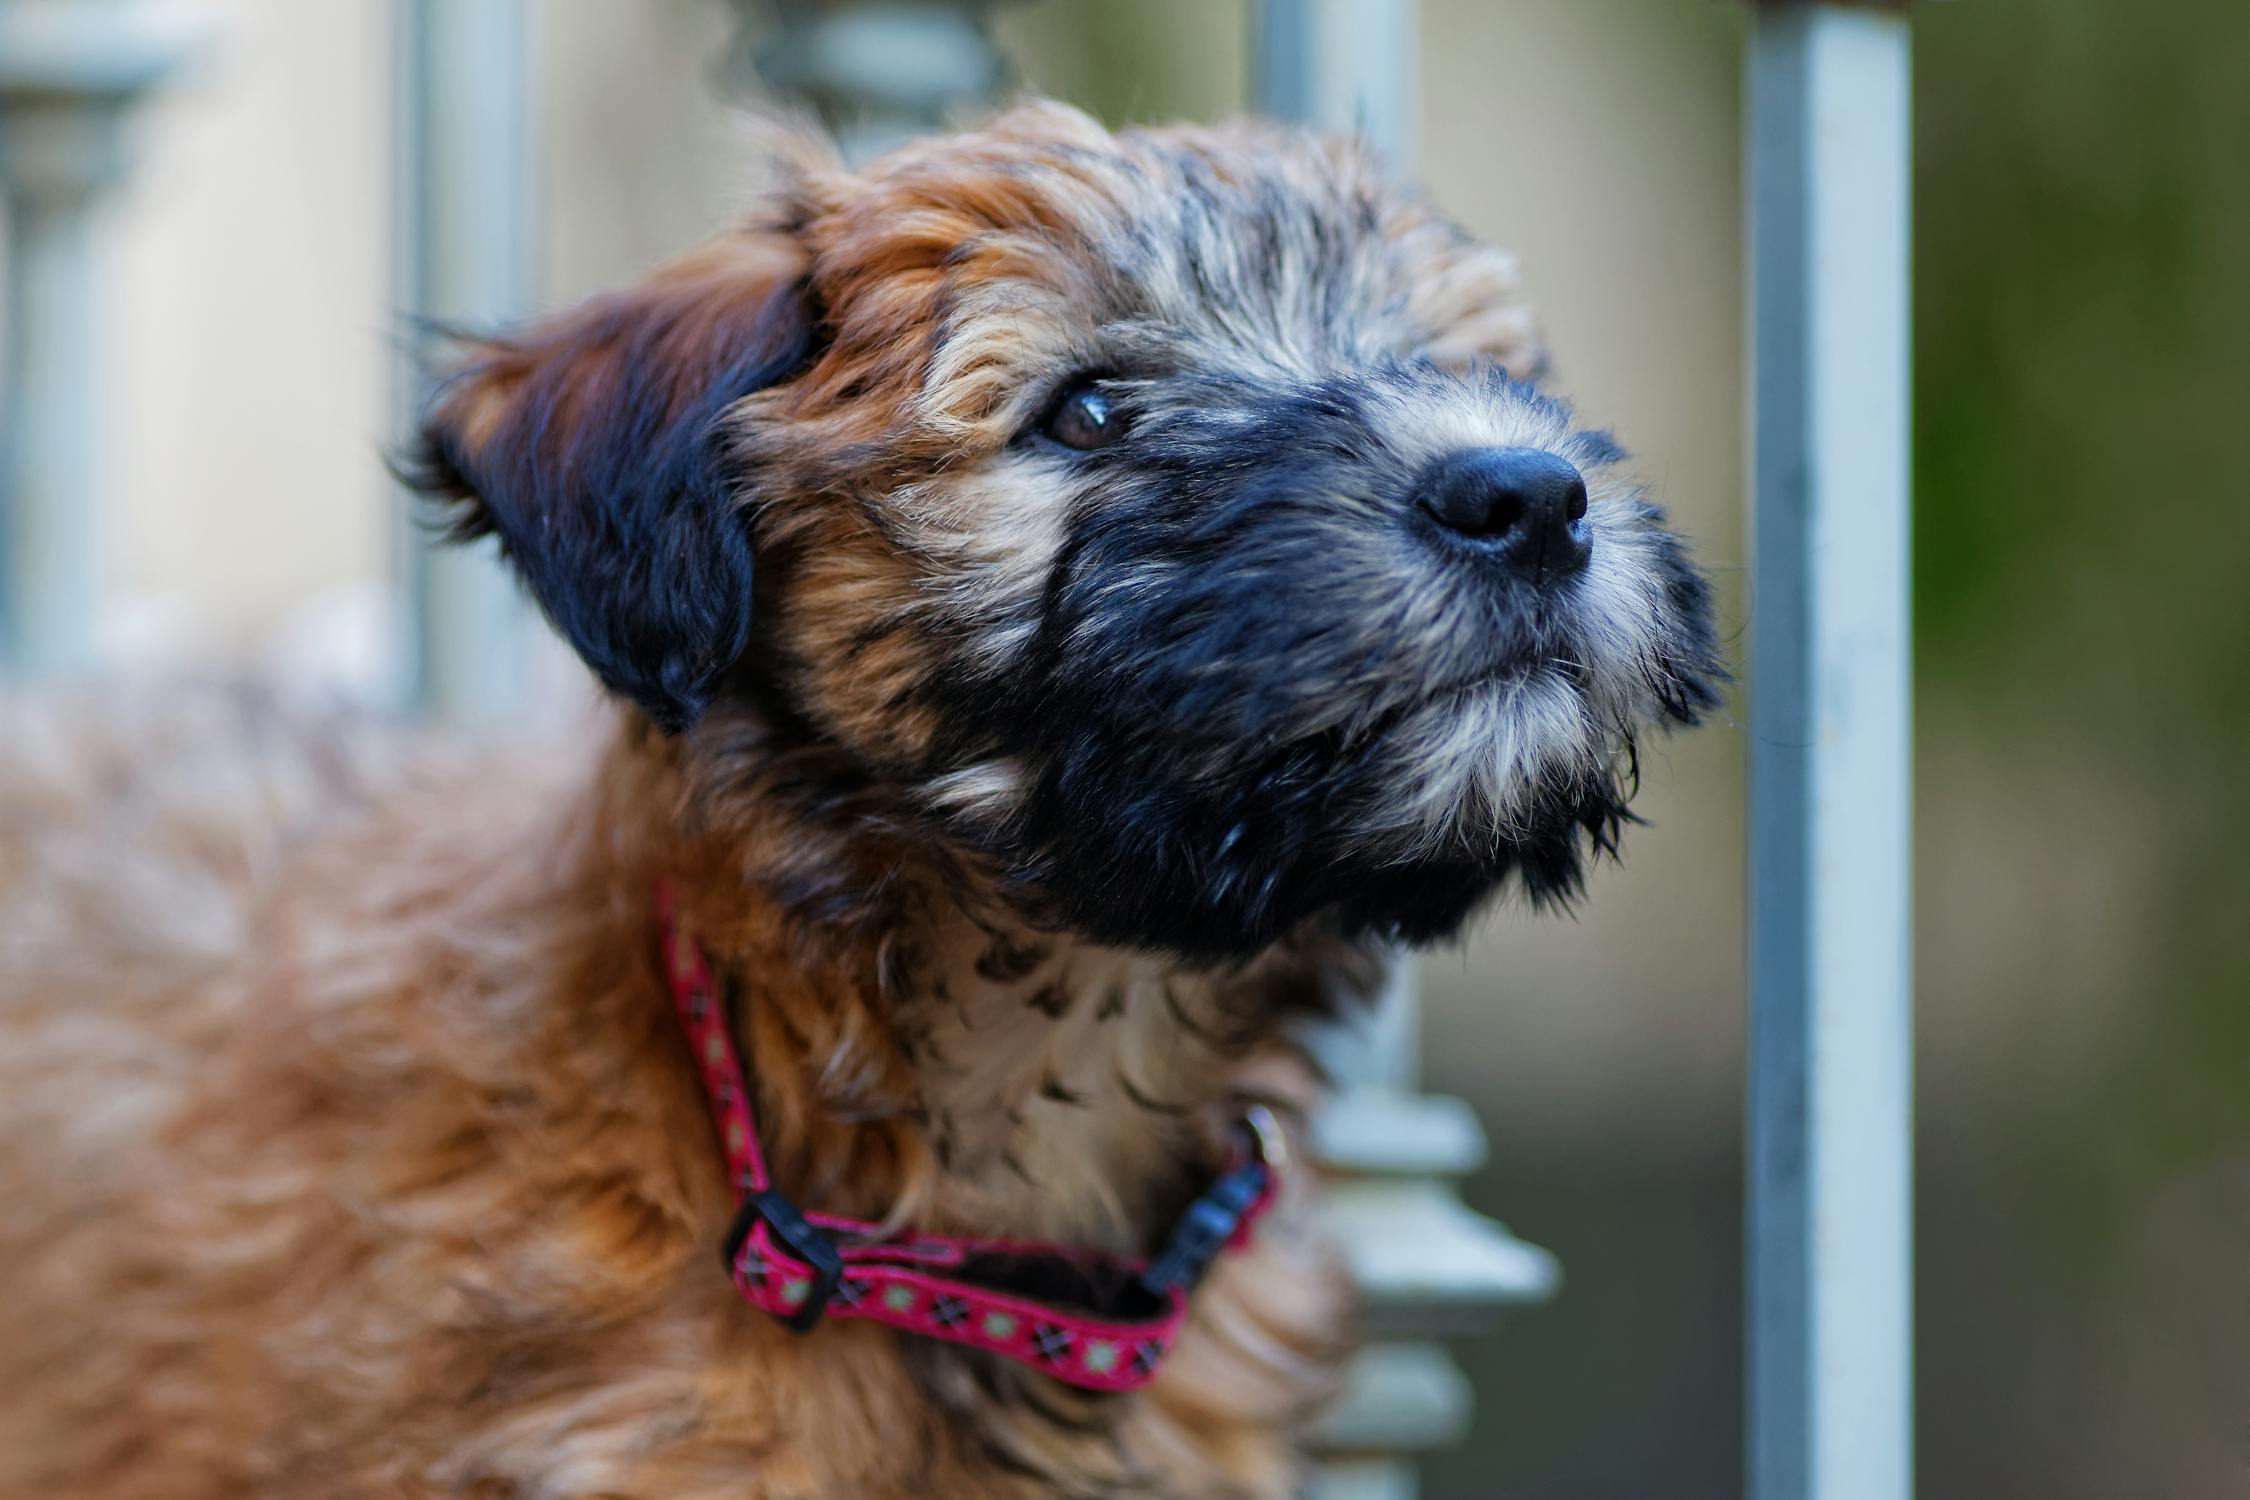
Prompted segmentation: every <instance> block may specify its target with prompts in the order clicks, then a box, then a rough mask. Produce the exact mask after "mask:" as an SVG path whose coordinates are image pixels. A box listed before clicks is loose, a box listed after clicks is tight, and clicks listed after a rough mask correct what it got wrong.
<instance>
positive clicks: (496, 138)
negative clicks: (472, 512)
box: [393, 0, 537, 723]
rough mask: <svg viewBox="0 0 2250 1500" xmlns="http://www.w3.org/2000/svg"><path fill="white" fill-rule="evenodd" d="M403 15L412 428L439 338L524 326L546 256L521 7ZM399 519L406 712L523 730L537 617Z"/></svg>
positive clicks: (462, 6) (480, 568)
mask: <svg viewBox="0 0 2250 1500" xmlns="http://www.w3.org/2000/svg"><path fill="white" fill-rule="evenodd" d="M394 3H395V6H396V10H395V15H396V18H397V21H396V24H397V31H396V38H395V46H394V59H395V60H394V68H395V74H394V80H393V89H394V92H395V102H394V130H395V145H394V160H395V166H394V170H395V172H396V174H397V175H396V179H395V182H394V186H393V205H394V221H395V225H396V231H395V232H396V235H397V239H396V241H395V246H394V272H393V274H394V277H395V286H396V296H397V302H398V306H399V309H400V311H401V313H402V315H403V316H405V317H406V318H407V319H409V320H411V322H412V323H413V324H414V325H415V326H414V328H413V329H411V330H410V332H409V337H410V341H411V345H412V355H411V357H410V358H408V359H406V360H403V361H402V362H401V363H402V369H401V373H400V377H399V388H398V402H399V406H400V411H401V426H402V428H403V426H404V424H405V423H407V422H410V421H411V420H412V419H413V417H414V415H415V414H416V413H417V412H419V411H420V409H421V405H422V401H423V397H424V394H425V391H426V385H425V381H426V374H425V371H424V368H423V367H424V365H425V363H426V356H427V353H428V351H429V349H430V347H431V345H432V342H433V340H432V339H431V338H430V336H429V333H428V330H429V329H430V328H432V327H433V326H436V327H457V328H468V329H491V328H495V327H499V326H502V325H504V324H506V323H509V322H511V321H513V320H515V319H518V318H520V317H522V316H523V315H524V314H525V313H527V312H529V311H530V310H531V308H532V305H533V302H534V300H535V293H534V283H535V281H536V266H537V254H536V250H535V244H536V234H535V227H536V226H535V224H534V222H533V219H534V215H533V213H532V196H533V189H534V167H533V162H534V147H533V141H532V121H531V84H530V76H531V59H530V31H529V26H528V18H527V16H526V12H525V6H524V0H394ZM401 510H402V512H403V514H404V515H405V517H406V518H407V520H406V524H405V525H404V527H403V534H402V540H401V549H400V550H401V559H400V572H401V575H402V577H403V578H404V581H405V585H406V589H407V596H408V611H409V631H410V635H411V639H410V641H409V648H408V652H407V673H408V683H407V696H408V697H409V699H410V700H411V701H415V702H418V703H419V704H420V705H421V706H422V707H423V708H425V709H426V710H428V711H429V712H431V713H433V714H435V715H437V716H439V717H442V718H449V719H455V720H461V721H470V722H486V723H490V722H496V721H499V720H503V719H506V718H509V717H511V716H512V715H514V714H515V713H516V712H517V711H518V710H519V709H521V708H522V706H523V705H524V702H525V699H526V697H527V693H526V683H525V676H526V668H527V657H528V646H529V641H530V630H531V621H530V612H529V609H528V607H527V606H526V605H525V603H524V601H523V599H522V596H521V594H520V593H519V592H518V591H517V589H516V587H515V584H514V581H513V580H512V579H510V578H509V577H508V576H507V575H506V574H505V572H504V571H503V569H502V568H501V566H500V564H499V561H498V559H497V557H496V556H495V555H494V551H493V548H492V546H491V544H490V543H486V544H483V545H481V546H478V547H475V548H457V547H446V548H440V547H436V546H433V545H432V544H431V543H432V539H431V537H430V536H429V534H428V530H427V528H426V527H424V526H422V525H420V524H417V513H416V512H415V511H414V510H413V508H412V507H411V506H405V505H402V507H401Z"/></svg>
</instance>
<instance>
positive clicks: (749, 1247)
mask: <svg viewBox="0 0 2250 1500" xmlns="http://www.w3.org/2000/svg"><path fill="white" fill-rule="evenodd" d="M656 919H657V924H658V927H659V928H660V930H661V936H662V940H663V945H664V971H665V974H666V976H667V977H668V979H669V980H670V982H671V987H672V999H673V1003H674V1004H675V1005H676V1006H677V1007H678V1009H679V1015H680V1025H681V1026H682V1028H683V1029H684V1030H685V1031H686V1033H687V1039H688V1043H689V1045H690V1046H691V1047H692V1048H693V1049H694V1051H695V1058H696V1064H697V1071H698V1073H699V1075H700V1076H701V1078H702V1080H703V1091H704V1093H705V1095H706V1096H707V1097H708V1099H709V1100H710V1105H711V1115H712V1119H713V1121H714V1122H715V1123H716V1124H717V1126H718V1130H719V1139H720V1143H721V1146H722V1148H723V1149H724V1151H725V1153H726V1161H727V1172H728V1175H729V1177H730V1178H731V1179H732V1181H733V1182H734V1184H735V1186H736V1187H737V1188H738V1189H739V1190H740V1192H741V1194H742V1200H741V1208H740V1210H739V1211H738V1212H737V1213H736V1215H735V1220H734V1225H733V1227H732V1229H730V1230H729V1231H728V1233H727V1237H726V1241H725V1246H724V1257H725V1265H726V1268H727V1275H728V1276H729V1278H730V1279H732V1281H733V1282H734V1286H735V1290H736V1291H738V1292H740V1293H741V1294H742V1297H743V1300H745V1301H747V1302H748V1303H750V1305H751V1306H753V1307H756V1308H759V1309H761V1310H762V1311H765V1312H767V1313H770V1314H772V1315H773V1316H774V1317H776V1318H778V1319H780V1320H781V1321H782V1322H783V1323H786V1324H787V1325H789V1326H790V1327H791V1328H794V1329H797V1330H798V1331H800V1332H804V1331H807V1330H810V1329H811V1328H812V1327H813V1326H814V1325H815V1324H817V1323H819V1322H820V1321H821V1319H822V1318H824V1317H827V1318H872V1319H874V1320H875V1321H876V1322H879V1323H888V1324H890V1325H891V1326H892V1327H893V1328H901V1329H904V1330H906V1331H907V1332H909V1333H917V1334H921V1335H923V1336H924V1337H927V1338H934V1339H943V1340H945V1341H946V1342H948V1343H954V1344H966V1345H968V1346H969V1347H971V1348H975V1349H983V1350H986V1351H988V1352H990V1353H993V1354H998V1355H1001V1356H1004V1357H1005V1358H1008V1359H1012V1360H1016V1361H1018V1362H1019V1363H1022V1364H1026V1365H1029V1366H1031V1367H1032V1368H1033V1369H1036V1370H1040V1371H1043V1372H1045V1373H1046V1374H1049V1375H1052V1376H1054V1377H1055V1378H1056V1379H1057V1380H1061V1381H1063V1382H1065V1383H1067V1384H1070V1385H1075V1386H1083V1387H1085V1388H1087V1389H1089V1390H1098V1391H1129V1390H1134V1389H1137V1388H1139V1387H1140V1386H1144V1385H1146V1384H1148V1382H1149V1381H1150V1380H1151V1379H1153V1378H1154V1377H1155V1375H1156V1371H1157V1367H1158V1366H1159V1365H1160V1364H1161V1363H1162V1362H1163V1359H1164V1356H1165V1354H1166V1353H1167V1352H1168V1351H1169V1350H1170V1349H1171V1347H1172V1343H1173V1341H1174V1339H1175V1338H1177V1337H1178V1335H1179V1331H1180V1326H1181V1324H1182V1323H1183V1322H1185V1321H1186V1318H1187V1306H1188V1293H1189V1291H1190V1290H1191V1289H1192V1288H1193V1287H1194V1285H1195V1284H1196V1282H1197V1281H1198V1280H1200V1279H1201V1277H1202V1275H1203V1272H1204V1271H1205V1270H1206V1269H1207V1268H1208V1267H1209V1266H1210V1264H1211V1262H1212V1261H1213V1260H1215V1259H1216V1258H1217V1257H1218V1255H1219V1253H1220V1252H1221V1251H1222V1250H1225V1249H1228V1248H1231V1247H1234V1246H1237V1245H1240V1244H1242V1243H1243V1242H1244V1241H1246V1240H1247V1239H1248V1238H1249V1235H1250V1230H1251V1227H1252V1226H1253V1225H1254V1224H1255V1223H1256V1222H1257V1220H1258V1218H1259V1216H1260V1215H1262V1214H1263V1213H1264V1212H1265V1211H1266V1209H1267V1208H1268V1207H1269V1206H1270V1205H1271V1204H1272V1202H1273V1198H1274V1193H1275V1190H1276V1188H1277V1186H1278V1183H1279V1174H1278V1168H1279V1167H1280V1165H1281V1162H1282V1148H1281V1134H1280V1131H1279V1130H1278V1129H1277V1128H1276V1126H1275V1124H1274V1120H1273V1116H1272V1115H1271V1114H1270V1113H1269V1112H1268V1111H1267V1110H1266V1109H1265V1108H1264V1107H1263V1106H1253V1107H1252V1108H1251V1109H1250V1110H1249V1111H1247V1112H1246V1113H1245V1115H1244V1117H1243V1119H1242V1121H1241V1123H1240V1125H1239V1127H1238V1129H1237V1135H1238V1137H1239V1144H1238V1147H1237V1150H1236V1153H1235V1157H1234V1159H1233V1160H1232V1161H1231V1162H1230V1163H1229V1165H1228V1166H1227V1168H1226V1169H1225V1170H1224V1171H1223V1172H1221V1173H1220V1174H1219V1176H1218V1178H1217V1179H1216V1180H1215V1181H1214V1182H1213V1183H1212V1184H1211V1186H1210V1187H1209V1188H1208V1189H1206V1190H1205V1191H1204V1193H1203V1194H1202V1196H1200V1197H1198V1198H1197V1199H1196V1200H1195V1201H1194V1202H1193V1203H1191V1204H1189V1205H1188V1209H1187V1212H1186V1213H1185V1214H1183V1215H1182V1216H1181V1218H1180V1222H1179V1224H1178V1225H1177V1226H1176V1227H1175V1228H1174V1229H1173V1231H1172V1233H1171V1236H1170V1238H1169V1239H1168V1241H1167V1243H1166V1245H1165V1248H1164V1250H1163V1251H1162V1253H1160V1254H1159V1255H1158V1256H1157V1257H1156V1258H1155V1259H1154V1260H1152V1261H1143V1260H1140V1259H1138V1258H1135V1257H1128V1256H1119V1255H1111V1254H1108V1253H1106V1252H1104V1251H1099V1250H1093V1249H1088V1248H1085V1247H1082V1246H1071V1245H1058V1244H1051V1243H1048V1242H1045V1241H1029V1240H1006V1239H989V1240H988V1239H964V1238H959V1237H956V1236H952V1235H935V1234H920V1233H915V1232H913V1231H903V1232H890V1233H887V1232H886V1231H885V1230H884V1229H883V1227H882V1226H881V1225H878V1224H873V1223H869V1222H867V1221H865V1220H862V1219H847V1218H840V1217H838V1216H837V1215H834V1214H823V1213H806V1212H803V1211H802V1210H800V1209H798V1208H797V1206H796V1205H795V1204H793V1203H791V1202H790V1201H789V1200H788V1199H787V1198H785V1197H783V1196H782V1195H781V1194H780V1193H779V1192H777V1191H776V1190H775V1188H774V1186H773V1180H772V1178H771V1177H770V1176H769V1175H768V1174H767V1171H766V1163H765V1155H764V1153H763V1152H762V1151H761V1150H760V1149H759V1146H758V1127H757V1122H756V1121H755V1119H754V1118H753V1117H752V1115H751V1112H750V1095H749V1091H748V1090H747V1088H746V1087H745V1086H744V1081H743V1068H742V1058H741V1055H740V1053H739V1052H738V1051H737V1050H736V1046H735V1040H734V1033H733V1031H732V1029H731V1028H730V1027H729V1025H728V1023H727V1015H726V1006H725V1004H724V1002H723V1000H722V998H721V995H720V990H719V987H718V985H717V983H716V982H715V981H714V979H713V978H712V974H711V966H710V963H709V962H708V960H707V959H706V958H705V957H704V953H703V949H702V947H701V945H699V944H698V943H697V942H696V941H695V940H694V938H692V937H691V936H689V935H688V934H687V933H686V932H684V931H683V930H682V929H681V927H680V923H679V915H678V908H677V905H676V903H675V901H674V899H673V895H672V892H671V889H670V888H669V886H667V885H666V884H664V883H663V882H659V883H658V885H657V889H656Z"/></svg>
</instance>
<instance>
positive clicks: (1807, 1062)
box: [1746, 0, 1913, 1500]
mask: <svg viewBox="0 0 2250 1500" xmlns="http://www.w3.org/2000/svg"><path fill="white" fill-rule="evenodd" d="M1756 15H1757V18H1756V22H1755V29H1754V34H1753V38H1752V43H1751V52H1750V110H1749V134H1750V242H1751V255H1752V261H1751V277H1750V280H1751V315H1752V324H1753V327H1752V339H1751V348H1752V372H1751V380H1752V400H1753V405H1754V412H1755V438H1754V444H1753V446H1754V461H1755V488H1756V494H1755V513H1754V518H1753V519H1754V526H1753V530H1754V534H1755V540H1754V548H1755V550H1754V570H1753V574H1752V576H1753V578H1754V580H1755V587H1756V590H1757V594H1756V607H1755V608H1754V609H1753V610H1752V611H1751V621H1752V626H1751V631H1752V633H1751V661H1752V672H1753V676H1752V681H1751V718H1750V724H1751V736H1750V869H1751V899H1750V964H1749V968H1750V990H1751V995H1750V1005H1751V1021H1750V1028H1751V1036H1750V1100H1749V1121H1748V1128H1749V1162H1748V1193H1749V1222H1748V1225H1747V1244H1748V1251H1749V1268H1748V1281H1747V1287H1746V1295H1747V1299H1748V1313H1749V1316H1748V1336H1749V1367H1750V1390H1749V1432H1748V1441H1749V1475H1750V1493H1751V1495H1752V1497H1753V1500H1905V1497H1906V1496H1908V1495H1909V1494H1911V1493H1912V1490H1913V1461H1912V1456H1913V1419H1912V1389H1911V1385H1912V1354H1911V1348H1912V1295H1911V1285H1910V1281H1911V1249H1912V1246H1911V1231H1910V1226H1911V1222H1912V1182H1911V1171H1912V1168H1911V1152H1912V1144H1913V1137H1912V1118H1913V1111H1912V1035H1913V1025H1912V967H1911V962H1910V946H1911V932H1910V912H1909V902H1908V896H1909V884H1910V874H1911V872H1910V867H1909V863H1908V847H1907V841H1908V830H1909V826H1910V824H1909V814H1910V810H1911V809H1910V805H1909V797H1910V787H1909V776H1910V739H1909V723H1910V712H1911V703H1910V693H1909V690H1910V686H1911V683H1910V665H1909V656H1908V593H1907V582H1908V579H1907V566H1908V557H1907V524H1908V520H1907V518H1908V476H1907V420H1908V411H1907V390H1908V379H1909V374H1908V366H1907V326H1908V325H1907V313H1908V307H1907V277H1908V265H1907V253H1908V244H1907V220H1908V207H1909V205H1908V187H1909V165H1908V160H1909V158H1908V145H1909V140H1908V121H1907V105H1908V91H1907V65H1908V58H1907V22H1906V16H1905V13H1904V6H1903V5H1897V6H1882V5H1871V4H1866V3H1860V4H1853V5H1845V4H1838V3H1828V0H1792V3H1768V4H1764V5H1761V6H1759V7H1758V9H1757V13H1756Z"/></svg>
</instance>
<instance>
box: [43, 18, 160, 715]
mask: <svg viewBox="0 0 2250 1500" xmlns="http://www.w3.org/2000/svg"><path fill="white" fill-rule="evenodd" d="M200 40H201V37H200V34H199V31H198V29H197V28H196V27H195V26H194V24H193V22H192V19H190V18H183V16H181V15H179V14H168V13H166V12H163V11H161V10H156V9H152V8H151V7H149V6H147V5H144V4H111V5H105V6H62V5H56V4H24V3H21V0H17V3H12V4H6V5H0V199H4V203H0V218H4V219H5V221H6V225H7V241H6V246H5V249H4V251H0V257H4V259H5V262H6V266H7V279H6V282H5V297H6V302H5V304H4V306H0V337H4V338H5V340H6V350H5V357H4V360H0V664H5V665H6V666H7V667H8V668H9V669H10V670H11V671H13V672H16V673H18V674H20V675H22V676H25V677H32V678H43V677H59V676H63V675H65V674H68V673H71V672H74V671H78V670H81V669H83V668H85V667H87V666H89V665H91V664H92V663H93V661H94V658H95V652H96V635H97V630H98V625H99V620H100V615H101V607H102V596H103V593H104V584H105V582H106V578H105V575H106V573H107V568H106V567H105V565H104V552H105V551H106V548H105V545H104V543H105V541H106V537H105V530H104V527H103V525H102V510H103V507H104V504H105V502H106V501H107V500H108V498H109V497H108V495H107V493H106V483H105V480H106V469H107V465H106V464H105V462H104V459H105V457H106V455H107V445H108V442H109V438H108V435H107V434H105V433H104V432H103V430H102V426H103V420H104V415H105V413H106V412H108V411H109V410H110V407H109V405H108V398H109V397H110V396H111V395H112V394H113V393H112V392H111V390H110V389H109V382H108V380H107V379H106V376H105V372H104V370H103V366H102V349H103V344H104V327H103V312H104V310H105V307H104V304H105V300H106V299H105V295H104V293H105V288H104V286H103V279H104V267H103V256H102V253H101V250H102V246H101V238H102V236H101V231H100V223H99V217H100V213H101V200H102V198H103V196H104V195H105V194H106V193H107V192H108V191H109V190H110V189H111V188H112V187H114V186H115V185H116V184H117V182H118V181H119V180H120V179H122V178H123V176H124V175H125V171H126V167H127V163H128V155H129V153H128V151H127V149H126V142H125V139H124V131H123V126H124V120H125V117H126V115H127V113H128V112H129V111H130V110H131V108H132V106H133V105H134V104H135V103H136V102H137V101H138V100H139V99H140V98H142V97H143V96H144V95H145V94H146V93H147V92H148V91H149V90H150V89H152V88H154V87H155V86H156V85H157V84H158V83H159V82H161V81H162V80H163V79H164V78H165V77H166V76H168V75H169V74H170V73H172V72H173V71H174V69H175V68H177V67H178V66H179V65H180V63H181V62H183V61H184V60H185V59H187V58H188V57H189V56H190V55H191V53H192V52H193V50H194V49H195V47H196V46H197V44H198V43H199V42H200Z"/></svg>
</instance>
